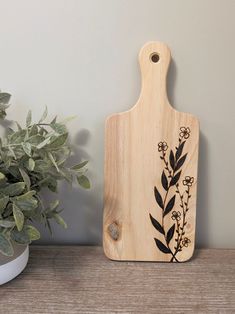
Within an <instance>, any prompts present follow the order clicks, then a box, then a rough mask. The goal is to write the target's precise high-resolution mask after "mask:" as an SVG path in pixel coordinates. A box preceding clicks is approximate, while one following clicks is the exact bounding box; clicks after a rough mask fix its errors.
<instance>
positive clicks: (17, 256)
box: [0, 244, 29, 285]
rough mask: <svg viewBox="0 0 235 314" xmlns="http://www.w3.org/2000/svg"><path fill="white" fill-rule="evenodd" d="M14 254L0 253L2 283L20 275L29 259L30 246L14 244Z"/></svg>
mask: <svg viewBox="0 0 235 314" xmlns="http://www.w3.org/2000/svg"><path fill="white" fill-rule="evenodd" d="M13 247H14V255H13V256H10V257H8V256H4V255H2V254H1V253H0V285H3V284H4V283H6V282H8V281H10V280H12V279H13V278H15V277H16V276H18V275H19V274H20V273H21V272H22V271H23V270H24V268H25V266H26V265H27V263H28V259H29V246H28V245H19V244H14V245H13Z"/></svg>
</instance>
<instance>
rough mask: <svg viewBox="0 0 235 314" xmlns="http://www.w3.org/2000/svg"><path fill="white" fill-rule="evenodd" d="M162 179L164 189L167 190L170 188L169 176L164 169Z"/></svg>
mask: <svg viewBox="0 0 235 314" xmlns="http://www.w3.org/2000/svg"><path fill="white" fill-rule="evenodd" d="M161 181H162V186H163V187H164V189H165V190H166V191H167V190H168V181H167V177H166V175H165V172H164V170H163V171H162V177H161Z"/></svg>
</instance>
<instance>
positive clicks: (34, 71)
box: [0, 0, 235, 248]
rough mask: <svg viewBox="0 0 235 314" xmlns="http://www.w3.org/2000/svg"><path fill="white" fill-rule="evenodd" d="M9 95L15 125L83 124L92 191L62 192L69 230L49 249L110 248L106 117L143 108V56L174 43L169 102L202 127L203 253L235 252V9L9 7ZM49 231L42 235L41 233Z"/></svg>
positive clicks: (3, 78) (62, 2)
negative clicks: (104, 232) (105, 211)
mask: <svg viewBox="0 0 235 314" xmlns="http://www.w3.org/2000/svg"><path fill="white" fill-rule="evenodd" d="M0 11H1V18H0V43H1V49H0V88H1V89H2V90H4V91H9V92H11V93H12V94H13V95H14V97H13V98H12V103H13V105H12V107H11V108H10V109H9V118H13V119H16V118H17V119H19V121H23V120H24V118H25V115H26V111H27V110H28V109H29V108H31V109H32V110H33V112H34V117H35V118H38V117H39V116H40V114H41V112H42V111H43V108H44V105H45V104H47V105H48V108H49V110H50V113H51V115H54V114H59V115H60V116H69V115H74V114H76V115H78V119H77V120H76V121H73V122H71V123H70V127H69V128H70V130H71V133H72V140H74V142H75V143H76V144H79V149H78V155H79V156H80V157H81V158H89V159H90V177H91V178H92V182H93V188H92V190H91V191H89V192H87V191H81V190H77V189H76V188H74V189H72V190H71V189H70V188H69V187H68V186H66V185H62V186H61V191H60V194H59V198H60V199H61V203H62V206H63V207H64V208H65V211H64V218H65V219H66V221H67V222H68V224H69V229H68V230H66V231H63V230H62V229H60V227H58V226H55V228H54V237H53V238H50V236H49V234H48V233H47V232H45V231H43V237H42V240H41V241H42V242H43V243H51V242H56V243H62V242H63V243H82V244H88V243H89V244H97V243H101V229H102V192H103V150H104V146H103V144H104V142H103V134H104V121H105V117H106V116H108V115H109V114H111V113H114V112H118V111H123V110H127V109H129V108H130V107H131V106H132V105H133V104H134V103H135V102H136V100H137V98H138V94H139V90H140V73H139V67H138V63H137V54H138V52H139V49H140V48H141V46H142V45H143V44H144V43H145V42H147V41H150V40H161V41H164V42H166V43H167V44H168V45H169V46H170V48H171V50H172V56H173V61H172V64H171V67H170V72H169V76H168V89H169V99H170V101H171V103H172V104H173V105H174V106H175V108H176V109H178V110H182V111H186V112H191V113H193V114H195V115H196V116H198V117H199V119H200V122H201V145H200V164H199V167H200V171H199V191H198V208H197V243H198V246H203V247H205V246H209V247H224V248H225V247H235V208H234V201H232V199H233V198H234V195H233V194H234V182H235V181H234V177H235V170H234V169H235V168H234V158H233V156H234V154H235V147H234V135H235V120H234V119H235V102H234V97H235V96H234V78H235V61H234V60H235V59H234V58H235V42H234V29H235V1H233V0H227V1H222V0H220V1H219V0H197V1H193V0H178V1H173V0H172V1H169V0H155V1H154V0H152V1H151V0H142V1H140V0H139V1H137V0H136V1H134V0H125V1H124V0H99V1H98V0H97V1H95V0H93V1H91V0H83V1H82V0H40V1H39V0H21V1H18V0H6V1H3V0H0ZM42 230H43V229H42Z"/></svg>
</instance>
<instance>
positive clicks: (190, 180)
mask: <svg viewBox="0 0 235 314" xmlns="http://www.w3.org/2000/svg"><path fill="white" fill-rule="evenodd" d="M193 182H194V177H190V176H186V177H185V178H184V180H183V185H187V186H192V185H193Z"/></svg>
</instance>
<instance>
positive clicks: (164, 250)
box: [154, 238, 171, 254]
mask: <svg viewBox="0 0 235 314" xmlns="http://www.w3.org/2000/svg"><path fill="white" fill-rule="evenodd" d="M154 240H155V243H156V245H157V247H158V248H159V250H160V251H161V252H163V253H165V254H168V253H171V250H170V249H169V248H168V247H166V246H165V244H163V243H162V242H161V241H160V240H158V239H156V238H154Z"/></svg>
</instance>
